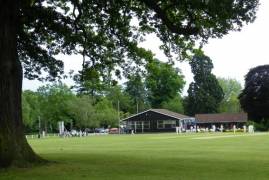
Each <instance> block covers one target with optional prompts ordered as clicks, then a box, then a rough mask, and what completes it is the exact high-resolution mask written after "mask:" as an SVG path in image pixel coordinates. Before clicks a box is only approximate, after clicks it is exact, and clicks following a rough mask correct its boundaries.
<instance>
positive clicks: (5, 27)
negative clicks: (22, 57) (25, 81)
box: [0, 0, 41, 168]
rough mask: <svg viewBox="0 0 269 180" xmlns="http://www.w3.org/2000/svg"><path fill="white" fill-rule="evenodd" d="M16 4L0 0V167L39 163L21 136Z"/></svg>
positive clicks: (20, 73) (20, 86) (20, 84)
mask: <svg viewBox="0 0 269 180" xmlns="http://www.w3.org/2000/svg"><path fill="white" fill-rule="evenodd" d="M19 3H20V2H19V1H16V0H0V168H1V167H8V166H11V165H15V166H25V165H27V164H29V163H31V162H37V161H38V162H41V158H39V157H38V156H37V155H36V154H35V153H34V152H33V150H32V148H31V147H30V146H29V144H28V143H27V140H26V138H25V135H24V130H23V129H24V128H23V123H22V108H21V90H22V67H21V63H20V61H19V59H18V52H17V28H18V26H19V23H18V12H19V10H18V9H19V8H18V6H19Z"/></svg>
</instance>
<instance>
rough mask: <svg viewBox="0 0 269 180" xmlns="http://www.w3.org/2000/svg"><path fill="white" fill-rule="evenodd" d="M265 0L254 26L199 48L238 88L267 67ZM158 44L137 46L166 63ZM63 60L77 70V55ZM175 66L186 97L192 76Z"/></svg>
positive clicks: (26, 83)
mask: <svg viewBox="0 0 269 180" xmlns="http://www.w3.org/2000/svg"><path fill="white" fill-rule="evenodd" d="M268 12H269V1H268V0H260V6H259V9H258V12H257V18H256V20H255V21H254V23H251V24H248V25H245V26H244V27H243V28H242V30H241V31H240V32H230V33H229V34H228V35H226V36H224V37H223V38H221V39H210V40H209V42H208V44H206V45H205V46H204V48H203V50H204V52H205V54H206V55H207V56H209V57H210V58H211V59H212V62H213V64H214V69H213V74H215V75H216V76H217V77H225V78H234V79H237V80H238V81H239V82H240V83H241V84H242V86H243V85H244V76H245V75H246V74H247V72H248V71H249V69H251V68H253V67H256V66H259V65H264V64H269V58H268V52H267V51H269V46H268V43H269V13H268ZM159 44H160V42H159V41H158V39H157V38H156V37H155V36H154V35H149V36H147V38H146V41H145V42H143V43H141V44H140V46H142V47H144V48H146V49H150V50H151V51H152V52H153V53H154V54H155V55H156V57H157V58H158V59H161V60H164V61H165V60H166V57H165V56H164V55H163V53H161V51H160V50H159ZM59 58H60V59H63V61H64V66H65V72H69V71H70V70H71V69H72V70H74V71H78V70H80V69H81V64H82V58H81V57H79V56H59ZM176 67H178V68H180V69H181V70H182V73H183V75H184V76H185V81H186V85H185V88H184V91H183V94H184V95H186V91H187V89H188V85H189V83H190V82H192V80H193V79H192V77H193V75H192V73H191V70H190V66H189V64H188V63H187V62H183V63H180V62H177V63H176ZM64 82H65V83H66V84H67V85H73V84H74V82H73V81H72V80H71V79H67V80H65V81H64ZM43 84H46V83H44V82H43V83H42V82H39V81H37V80H31V81H30V80H27V79H24V80H23V89H24V90H26V89H30V90H36V89H37V88H38V87H39V86H41V85H43Z"/></svg>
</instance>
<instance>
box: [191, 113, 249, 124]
mask: <svg viewBox="0 0 269 180" xmlns="http://www.w3.org/2000/svg"><path fill="white" fill-rule="evenodd" d="M195 119H196V122H197V123H221V122H223V123H225V122H226V123H227V122H247V120H248V115H247V114H246V113H219V114H196V115H195Z"/></svg>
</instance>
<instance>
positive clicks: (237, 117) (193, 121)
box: [121, 109, 248, 133]
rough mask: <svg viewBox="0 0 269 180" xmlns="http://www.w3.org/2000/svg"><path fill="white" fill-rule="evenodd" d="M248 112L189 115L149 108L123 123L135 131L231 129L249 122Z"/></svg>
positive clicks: (124, 120) (122, 121)
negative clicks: (178, 128) (179, 128)
mask: <svg viewBox="0 0 269 180" xmlns="http://www.w3.org/2000/svg"><path fill="white" fill-rule="evenodd" d="M247 119H248V117H247V114H246V113H219V114H197V115H195V118H194V117H189V116H186V115H183V114H179V113H176V112H172V111H169V110H166V109H149V110H146V111H143V112H140V113H137V114H135V115H132V116H130V117H128V118H125V119H122V120H121V123H122V124H123V125H124V126H125V127H126V129H127V130H133V131H134V133H144V132H175V129H176V127H181V128H182V129H183V130H184V131H191V130H197V128H203V129H209V130H210V129H211V128H212V127H215V128H220V127H221V126H222V127H224V128H225V129H231V128H232V127H233V126H234V125H235V126H236V127H237V128H242V127H243V125H245V124H246V123H247Z"/></svg>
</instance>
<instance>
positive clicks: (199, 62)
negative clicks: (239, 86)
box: [184, 51, 224, 115]
mask: <svg viewBox="0 0 269 180" xmlns="http://www.w3.org/2000/svg"><path fill="white" fill-rule="evenodd" d="M190 65H191V70H192V73H193V75H194V77H193V79H194V82H192V83H191V84H190V86H189V89H188V97H187V98H186V99H185V103H184V108H185V112H186V113H187V114H188V115H195V114H196V113H216V112H217V111H218V108H219V104H220V102H221V100H222V99H223V96H224V94H223V90H222V88H221V86H220V85H219V83H218V80H217V78H216V76H215V75H214V74H212V73H211V71H212V69H213V63H212V60H211V59H210V58H209V57H208V56H205V55H204V54H203V52H200V51H199V52H198V53H197V54H196V55H195V56H194V57H193V58H192V60H191V61H190Z"/></svg>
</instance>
